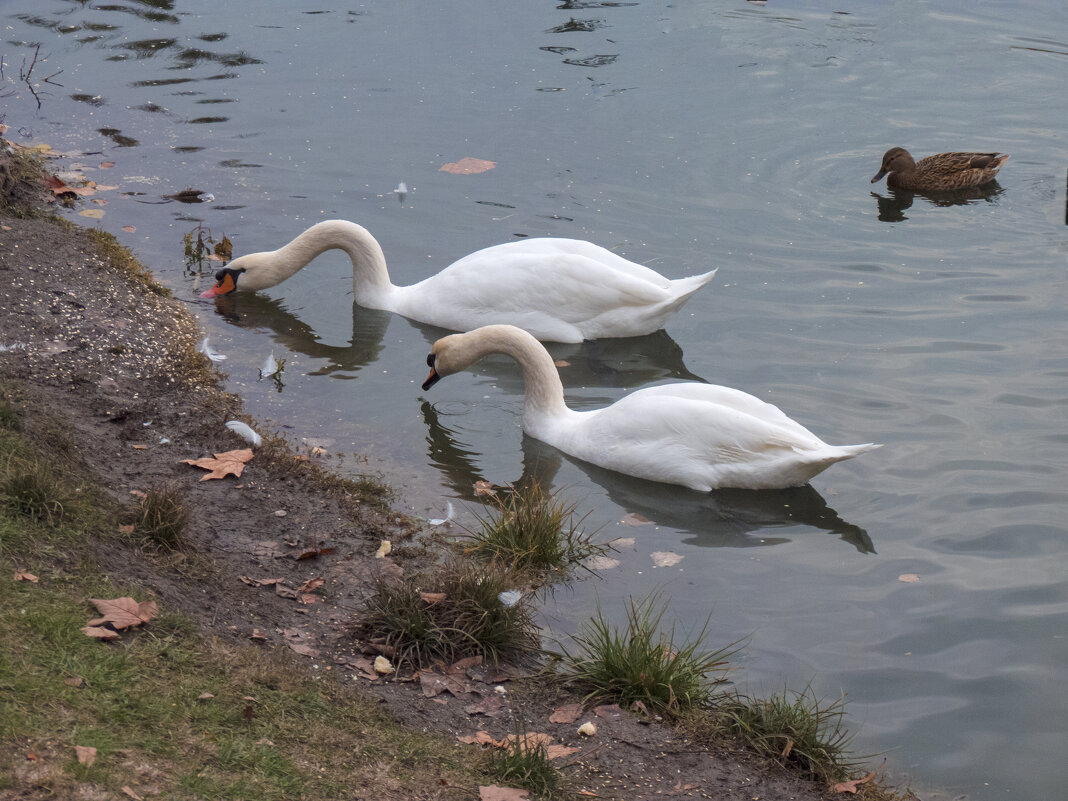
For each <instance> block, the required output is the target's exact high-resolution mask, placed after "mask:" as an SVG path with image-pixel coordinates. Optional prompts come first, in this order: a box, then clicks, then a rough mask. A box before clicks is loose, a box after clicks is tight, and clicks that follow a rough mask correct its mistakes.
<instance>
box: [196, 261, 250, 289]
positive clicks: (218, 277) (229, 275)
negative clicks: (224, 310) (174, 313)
mask: <svg viewBox="0 0 1068 801" xmlns="http://www.w3.org/2000/svg"><path fill="white" fill-rule="evenodd" d="M236 261H237V260H236V259H235V260H234V261H232V262H230V266H228V267H223V268H222V269H221V270H219V271H218V272H217V273H215V286H213V287H212V288H211V289H205V290H204V291H203V292H201V293H200V297H202V298H214V297H216V296H218V295H228V294H230V293H231V292H233V291H234V290H235V289H237V279H238V278H239V277H240V276H241V274H242V273H243V272H245V269H244V268H243V267H234V266H233V265H234V264H235V263H236Z"/></svg>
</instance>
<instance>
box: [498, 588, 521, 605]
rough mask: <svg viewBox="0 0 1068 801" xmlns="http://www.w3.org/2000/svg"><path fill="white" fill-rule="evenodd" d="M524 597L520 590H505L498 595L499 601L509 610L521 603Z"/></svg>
mask: <svg viewBox="0 0 1068 801" xmlns="http://www.w3.org/2000/svg"><path fill="white" fill-rule="evenodd" d="M522 597H523V593H522V592H521V591H520V590H505V591H504V592H501V593H498V594H497V600H498V601H500V602H501V603H502V604H504V605H505V606H506V607H508V608H509V609H511V608H512V607H513V606H515V605H516V604H517V603H519V599H520V598H522Z"/></svg>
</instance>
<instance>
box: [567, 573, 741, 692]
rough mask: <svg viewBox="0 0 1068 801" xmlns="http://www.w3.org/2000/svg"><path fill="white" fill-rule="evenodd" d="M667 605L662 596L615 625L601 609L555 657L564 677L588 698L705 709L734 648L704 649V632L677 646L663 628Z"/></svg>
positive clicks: (635, 606) (635, 604) (632, 607)
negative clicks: (571, 644) (573, 645)
mask: <svg viewBox="0 0 1068 801" xmlns="http://www.w3.org/2000/svg"><path fill="white" fill-rule="evenodd" d="M666 611H667V603H666V602H665V601H664V600H663V598H662V597H661V595H660V594H658V593H657V594H653V595H652V596H650V597H648V598H646V599H644V600H641V601H636V600H634V599H633V598H631V599H630V600H629V602H628V605H627V609H626V616H627V620H626V624H625V625H624V626H622V627H618V626H615V625H613V624H612V623H611V622H610V621H609V620H608V619H607V618H606V617H605V616H604V612H603V610H601V609H598V610H597V613H596V614H595V615H594V617H593V619H592V620H591V621H589V622H588V623H586V624H585V625H583V626H582V628H581V629H580V631H579V632H578V633H577V634H574V635H572V637H571V639H572V640H573V641H574V643H575V646H576V647H575V649H574V650H573V651H569V650H567V649H566V648H564V649H562V650H561V652H560V653H559V654H557V657H558V659H559V670H560V674H561V676H562V678H563V679H564V680H565V681H566V682H567V683H568V684H570V685H572V686H574V687H576V688H578V689H579V690H581V691H584V692H585V693H586V700H589V701H593V700H599V701H616V702H618V703H620V704H621V705H623V706H624V707H628V706H630V705H632V704H634V702H636V701H639V702H641V703H642V704H644V705H645V706H646V708H647V709H649V710H650V711H654V710H655V711H658V712H668V713H678V712H683V711H686V710H690V709H700V708H706V707H708V706H709V705H710V704H711V702H712V698H713V693H714V689H715V688H716V686H717V685H719V684H721V683H723V682H725V681H726V678H725V673H726V671H727V670H728V669H729V668H728V662H727V660H728V659H729V657H730V656H731V655H732V654H733V653H734V652H735V650H736V648H735V646H734V644H732V645H730V646H728V647H726V648H722V649H719V650H712V651H709V650H705V648H704V645H703V643H704V640H705V639H706V635H707V625H708V624H707V621H706V623H705V628H702V629H701V631H700V632H698V634H697V636H696V637H694V638H693V639H691V640H689V641H688V642H684V643H681V644H680V643H676V642H675V630H674V627H672V628H671V629H670V630H667V631H665V630H663V629H662V628H661V621H662V620H663V617H664V614H665V612H666Z"/></svg>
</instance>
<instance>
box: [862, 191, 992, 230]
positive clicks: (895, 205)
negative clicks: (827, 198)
mask: <svg viewBox="0 0 1068 801" xmlns="http://www.w3.org/2000/svg"><path fill="white" fill-rule="evenodd" d="M1004 191H1005V190H1004V189H1002V188H1001V186H1000V185H999V184H998V182H997V181H991V182H990V183H988V184H983V185H982V186H973V187H970V188H968V189H953V190H947V191H942V192H914V191H912V190H910V189H888V190H887V192H888V193H889V195H890V196H889V197H886V196H884V195H880V194H879V193H878V192H872V193H871V196H872V197H873V198H875V202H876V205H877V206H878V210H879V219H880V220H881V221H882V222H902V221H903V220H907V219H908V216H907V215H906V214H905V210H906V209H909V208H911V207H912V201H913V199H914V198H915V197H916V195H919V196H920V197H922V198H924V199H925V200H926V201H927V202H928V203H930V204H931V205H932V206H966V205H968V204H969V203H974V202H976V201H979V200H985V201H986V202H988V203H994V202H996V199H997V197H998V195H1000V194H1001V193H1002V192H1004Z"/></svg>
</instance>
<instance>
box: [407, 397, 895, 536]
mask: <svg viewBox="0 0 1068 801" xmlns="http://www.w3.org/2000/svg"><path fill="white" fill-rule="evenodd" d="M420 411H421V412H422V415H423V421H424V423H425V424H426V428H427V437H426V442H427V457H428V460H429V461H430V463H431V464H433V465H434V466H435V467H437V468H438V469H439V470H440V471H442V473H443V474H444V475H445V476H446V478H447V484H448V486H449V488H450V489H451V490H452V492H453V493H454V494H455V496H456V497H457V498H460V499H462V500H466V501H470V502H474V503H481V502H482V501H483V500H484V499H483V498H480V497H478V496H476V494H475V490H474V487H475V484H476V482H479V481H486V480H487V477H486V476H485V475H484V474H483V473H482V472H481V471H480V469H479V468H478V462H479V458H480V456H481V454H480V453H479V452H478V451H477V450H476V449H474V448H472V447H471V445H470V444H468V443H465V442H463V441H462V440H461V439H460V436H462V435H458V434H457V431H456V430H454V429H451V428H450V427H449V426H448V425H447V424H445V423H444V422H443V421H442V419H443V418H448V416H449V415H448V414H447V413H442V412H441V411H439V408H438V407H437V406H436V405H435V404H432V403H430V402H429V401H423V403H422V404H421V406H420ZM522 452H523V464H522V472H521V473H520V475H518V476H517V477H516V478H515V479H514V480H512V481H510V482H507V483H508V484H510V485H511V486H515V487H526V486H530V485H531V484H532V483H535V482H536V483H537V484H538V485H539V486H541V487H544V488H547V489H551V488H554V487H558V481H557V474H558V472H559V470H560V467H561V465H562V464H563V461H564V460H565V459H566V460H567V461H568V462H570V463H571V464H574V465H576V466H577V467H579V468H580V469H581V470H582V471H583V472H584V473H585V474H586V476H588V477H589V479H590V481H591V482H592V483H594V484H596V485H597V486H599V487H601V488H602V489H603V490H604V491H605V492H606V493H607V494H608V497H609V498H611V499H612V501H613V502H614V503H615V504H616V505H617V506H619V508H620V509H623V510H625V511H627V512H631V513H637V514H640V515H642V516H643V517H645V518H647V519H648V520H650V521H651V522H652V523H653V524H655V525H657V526H665V527H669V528H671V529H675V530H677V531H679V532H680V533H682V534H684V535H686V536H684V537H683V538H682V540H681V541H682V542H684V543H687V544H690V545H695V546H698V547H705V548H707V547H712V548H721V547H729V548H750V547H755V546H765V545H778V544H782V543H787V542H791V541H792V539H793V538H792V537H775V536H770V535H768V534H767V533H766V531H767V530H768V529H774V528H785V527H801V526H804V527H809V528H814V529H819V530H823V531H827V532H829V533H832V534H837V535H838V537H839V539H841V540H842V541H843V542H846V543H848V544H850V545H852V546H853V547H854V548H856V550H857V551H859V552H860V553H875V546H874V545H873V543H872V540H871V537H869V536H868V533H867V532H866V531H864V529H862V528H860V527H859V526H855V525H853V524H851V523H848V522H846V521H845V520H842V518H841V517H840V516H839V515H838V513H837V512H836V511H835V510H834V509H832V508H831V507H830V506H828V505H827V501H826V500H825V499H824V498H823V496H822V495H820V493H819V492H817V491H816V490H815V489H813V488H812V487H811V486H810V485H806V486H803V487H795V488H792V489H787V490H762V491H757V490H717V491H715V492H709V493H705V492H695V491H694V490H690V489H686V488H685V487H673V486H668V485H665V484H661V483H658V482H655V481H646V480H644V479H640V478H633V477H631V476H625V475H622V474H621V473H616V472H613V471H611V470H605V469H604V468H601V467H598V466H596V465H592V464H589V463H587V462H582V461H580V460H577V459H572V458H571V457H570V456H567V455H566V454H562V453H561V452H560V451H558V450H557V449H556V448H553V447H551V446H549V445H546V444H545V443H543V442H540V441H539V440H536V439H534V438H533V437H529V436H526V435H524V436H523V444H522Z"/></svg>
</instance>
